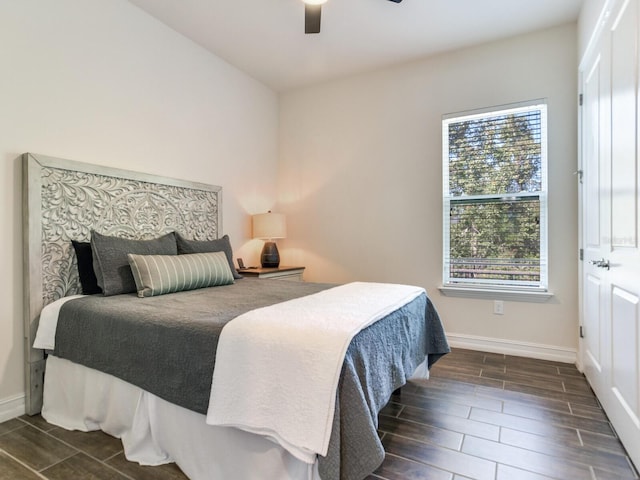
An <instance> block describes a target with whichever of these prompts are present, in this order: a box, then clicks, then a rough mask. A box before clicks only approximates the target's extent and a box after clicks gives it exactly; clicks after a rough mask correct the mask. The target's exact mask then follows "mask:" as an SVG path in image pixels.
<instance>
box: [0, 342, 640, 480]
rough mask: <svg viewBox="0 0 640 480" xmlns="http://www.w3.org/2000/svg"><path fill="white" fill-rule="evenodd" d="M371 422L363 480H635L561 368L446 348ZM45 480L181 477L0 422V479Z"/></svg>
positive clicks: (603, 421)
mask: <svg viewBox="0 0 640 480" xmlns="http://www.w3.org/2000/svg"><path fill="white" fill-rule="evenodd" d="M379 420H380V425H379V430H380V435H381V437H382V442H383V443H384V446H385V450H386V452H387V457H386V459H385V461H384V463H383V465H382V466H381V467H380V468H379V469H378V470H377V471H376V472H375V474H374V475H371V476H369V478H368V479H367V480H380V479H385V480H411V479H428V480H440V479H443V480H465V479H478V480H542V479H549V478H552V479H560V480H583V479H584V480H613V479H616V480H623V479H637V478H638V475H637V473H636V471H635V470H634V468H633V466H632V464H631V462H630V461H629V458H628V457H627V455H626V452H625V451H624V448H623V447H622V445H621V444H620V442H619V441H618V439H617V438H616V435H615V432H614V431H613V429H612V427H611V425H610V423H609V421H608V420H607V417H606V416H605V414H604V412H603V411H602V409H601V407H600V404H599V403H598V400H597V399H596V398H595V396H594V395H593V393H592V391H591V389H590V388H589V386H588V384H587V382H586V381H585V379H584V377H583V376H582V375H581V374H580V373H579V372H578V371H577V370H576V368H575V367H573V366H571V365H567V364H563V363H556V362H548V361H543V360H532V359H526V358H520V357H511V356H504V355H498V354H493V353H482V352H474V351H470V350H459V349H458V350H454V351H453V352H452V353H451V354H450V355H447V356H446V357H445V358H443V359H442V360H441V361H440V362H438V363H437V364H436V365H435V366H434V367H433V369H432V372H431V379H430V380H428V381H420V382H411V383H410V384H409V385H407V386H405V387H404V388H403V389H402V393H401V394H400V395H396V396H394V397H393V398H392V399H391V402H390V403H389V405H387V406H386V407H385V408H384V410H383V411H382V412H381V415H380V417H379ZM43 478H45V479H51V480H54V479H56V480H57V479H60V480H62V479H64V480H68V479H113V480H116V479H117V480H122V479H129V480H132V479H133V480H147V479H154V480H177V479H180V480H184V479H185V476H184V475H183V474H182V472H181V471H180V469H179V468H177V467H176V466H175V465H164V466H161V467H141V466H139V465H137V464H134V463H131V462H127V461H126V459H125V458H124V455H123V453H122V445H121V443H120V441H119V440H117V439H114V438H112V437H109V436H108V435H105V434H103V433H101V432H91V433H80V432H68V431H65V430H62V429H60V428H58V427H54V426H53V425H50V424H48V423H46V422H45V421H44V420H43V419H42V418H41V417H26V416H25V417H20V418H17V419H13V420H9V421H7V422H4V423H1V424H0V480H23V479H24V480H31V479H43ZM223 480H236V479H223ZM265 480H272V479H265Z"/></svg>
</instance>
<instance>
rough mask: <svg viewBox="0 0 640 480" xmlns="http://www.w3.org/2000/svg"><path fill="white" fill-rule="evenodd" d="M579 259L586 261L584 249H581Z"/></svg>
mask: <svg viewBox="0 0 640 480" xmlns="http://www.w3.org/2000/svg"><path fill="white" fill-rule="evenodd" d="M578 257H579V258H580V260H584V248H581V249H580V252H579V253H578Z"/></svg>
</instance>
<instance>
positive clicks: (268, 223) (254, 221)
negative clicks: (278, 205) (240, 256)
mask: <svg viewBox="0 0 640 480" xmlns="http://www.w3.org/2000/svg"><path fill="white" fill-rule="evenodd" d="M251 225H252V229H253V238H262V239H265V240H268V239H273V238H285V237H286V236H287V220H286V218H285V216H284V214H282V213H271V212H269V213H259V214H257V215H254V216H253V217H251Z"/></svg>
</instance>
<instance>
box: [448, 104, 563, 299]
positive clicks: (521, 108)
mask: <svg viewBox="0 0 640 480" xmlns="http://www.w3.org/2000/svg"><path fill="white" fill-rule="evenodd" d="M531 111H540V121H541V124H540V147H541V151H540V162H541V166H540V183H541V185H540V190H539V191H535V192H518V193H516V194H514V193H508V192H504V193H499V194H489V195H486V194H485V195H468V196H462V197H461V196H452V195H450V192H449V187H450V185H449V179H450V172H449V125H450V124H454V123H460V122H465V121H469V120H478V119H483V118H485V119H489V118H493V117H498V116H501V115H509V114H514V113H516V114H517V113H526V112H531ZM547 125H548V105H547V101H546V99H537V100H532V101H527V102H520V103H514V104H508V105H501V106H498V107H489V108H484V109H480V110H471V111H464V112H458V113H453V114H448V115H443V117H442V172H443V175H442V180H443V183H442V185H443V187H442V198H443V269H442V282H443V285H442V287H441V288H440V290H441V292H442V293H443V294H445V295H450V296H465V297H476V298H506V299H514V300H526V301H546V300H547V299H548V298H550V296H551V295H552V294H551V293H550V292H549V268H548V178H547V173H548V134H547V133H548V128H547ZM505 197H509V198H513V197H525V198H526V197H538V198H539V205H540V260H539V265H540V280H539V281H538V282H514V281H508V280H502V281H500V280H489V279H484V280H483V279H460V278H455V279H452V278H451V276H450V261H449V256H450V212H451V206H452V200H453V204H454V205H455V203H458V204H460V203H462V202H464V200H471V201H473V200H482V199H491V200H493V199H497V200H498V201H503V200H504V199H505ZM461 200H462V201H461Z"/></svg>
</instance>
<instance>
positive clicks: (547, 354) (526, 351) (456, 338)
mask: <svg viewBox="0 0 640 480" xmlns="http://www.w3.org/2000/svg"><path fill="white" fill-rule="evenodd" d="M447 338H448V340H449V345H451V346H452V347H455V348H466V349H468V350H479V351H482V352H492V353H502V354H505V355H514V356H517V357H529V358H537V359H540V360H553V361H555V362H562V363H571V364H575V363H576V361H577V351H576V349H575V348H566V347H560V346H557V345H543V344H539V343H528V342H517V341H513V340H505V339H503V338H489V337H477V336H475V335H464V334H461V333H447Z"/></svg>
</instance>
